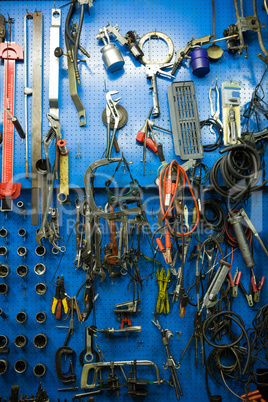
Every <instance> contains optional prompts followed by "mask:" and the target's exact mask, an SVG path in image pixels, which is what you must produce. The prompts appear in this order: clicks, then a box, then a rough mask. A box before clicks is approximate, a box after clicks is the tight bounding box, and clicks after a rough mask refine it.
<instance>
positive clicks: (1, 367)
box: [0, 359, 9, 375]
mask: <svg viewBox="0 0 268 402" xmlns="http://www.w3.org/2000/svg"><path fill="white" fill-rule="evenodd" d="M8 366H9V361H8V360H7V359H0V375H3V374H5V372H6V371H7V369H8Z"/></svg>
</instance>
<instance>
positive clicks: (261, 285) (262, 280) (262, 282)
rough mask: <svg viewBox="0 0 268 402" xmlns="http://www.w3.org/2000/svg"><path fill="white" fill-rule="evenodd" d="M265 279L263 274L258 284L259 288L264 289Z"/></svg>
mask: <svg viewBox="0 0 268 402" xmlns="http://www.w3.org/2000/svg"><path fill="white" fill-rule="evenodd" d="M264 281H265V276H263V277H262V278H261V281H260V283H259V286H258V290H262V287H263V284H264Z"/></svg>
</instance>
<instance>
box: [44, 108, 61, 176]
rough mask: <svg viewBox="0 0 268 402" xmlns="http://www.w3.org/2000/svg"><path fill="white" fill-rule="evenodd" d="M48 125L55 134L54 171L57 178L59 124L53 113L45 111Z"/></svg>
mask: <svg viewBox="0 0 268 402" xmlns="http://www.w3.org/2000/svg"><path fill="white" fill-rule="evenodd" d="M46 116H47V118H48V121H49V124H50V126H51V127H52V128H53V130H54V131H55V134H56V153H55V173H56V177H57V178H58V170H59V156H60V152H59V147H58V145H57V144H58V141H59V140H61V138H62V135H61V125H60V119H59V118H58V117H57V116H55V115H54V114H51V113H47V114H46Z"/></svg>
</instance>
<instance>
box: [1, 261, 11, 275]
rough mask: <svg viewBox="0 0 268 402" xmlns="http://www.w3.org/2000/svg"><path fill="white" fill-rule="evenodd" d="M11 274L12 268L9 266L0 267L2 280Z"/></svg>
mask: <svg viewBox="0 0 268 402" xmlns="http://www.w3.org/2000/svg"><path fill="white" fill-rule="evenodd" d="M9 273H10V268H9V266H8V265H7V264H1V265H0V278H6V277H7V276H8V275H9Z"/></svg>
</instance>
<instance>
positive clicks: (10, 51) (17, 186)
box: [0, 42, 23, 211]
mask: <svg viewBox="0 0 268 402" xmlns="http://www.w3.org/2000/svg"><path fill="white" fill-rule="evenodd" d="M0 58H2V59H4V60H5V79H4V109H7V110H8V112H10V113H11V114H12V115H14V97H15V71H16V68H15V67H16V61H22V60H23V50H22V47H21V46H20V45H18V44H15V43H7V42H6V43H0ZM8 112H6V111H4V121H3V160H2V182H1V183H0V199H2V203H1V210H2V211H11V210H12V206H13V202H12V199H15V198H18V197H19V195H20V192H21V183H13V154H14V149H13V148H14V126H13V123H12V121H11V119H10V117H9V114H8Z"/></svg>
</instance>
